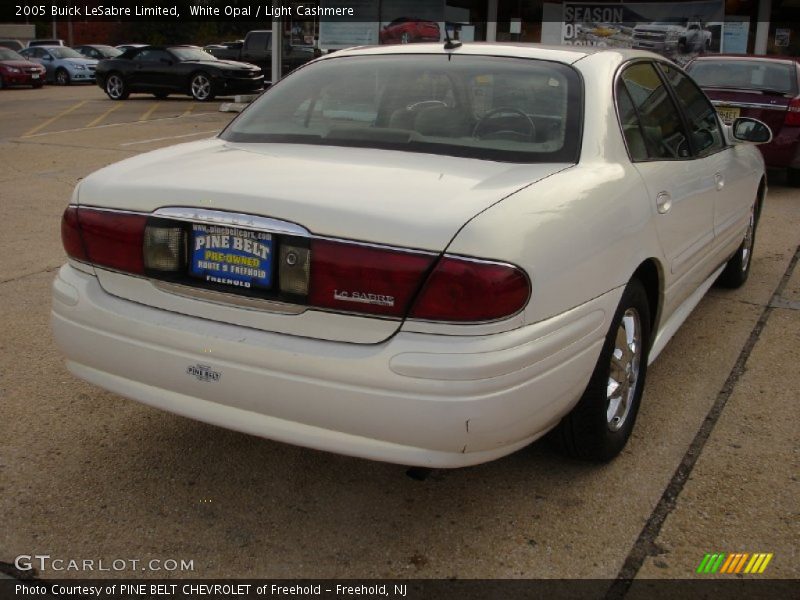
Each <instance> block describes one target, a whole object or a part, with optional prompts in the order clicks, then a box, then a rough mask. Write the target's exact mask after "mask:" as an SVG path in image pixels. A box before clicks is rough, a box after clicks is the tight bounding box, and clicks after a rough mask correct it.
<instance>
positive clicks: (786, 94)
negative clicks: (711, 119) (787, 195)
mask: <svg viewBox="0 0 800 600" xmlns="http://www.w3.org/2000/svg"><path fill="white" fill-rule="evenodd" d="M686 71H687V72H688V73H689V74H691V76H692V77H693V78H694V80H695V81H696V82H697V83H698V84H700V87H702V88H703V91H704V92H705V93H706V95H707V96H708V97H709V98H710V99H711V102H712V103H713V104H714V105H715V106H716V107H717V112H718V113H719V116H720V118H721V119H722V120H723V121H724V122H725V123H728V124H730V123H732V122H733V120H734V119H736V118H737V117H753V118H755V119H758V120H760V121H763V122H764V123H766V124H767V125H769V127H770V129H772V135H773V138H772V141H771V142H770V143H769V144H763V145H761V146H759V147H758V148H759V150H761V153H762V154H763V155H764V162H765V163H766V164H767V167H769V168H773V169H788V180H789V183H790V184H792V185H800V85H799V84H798V81H800V66H799V65H798V63H797V60H796V59H794V58H788V57H780V58H778V57H767V56H745V55H741V54H731V55H724V54H722V55H716V56H700V57H697V58H696V59H694V60H693V61H692V62H691V63H689V64H688V65H687V66H686Z"/></svg>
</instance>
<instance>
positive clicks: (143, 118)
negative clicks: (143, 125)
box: [139, 102, 161, 121]
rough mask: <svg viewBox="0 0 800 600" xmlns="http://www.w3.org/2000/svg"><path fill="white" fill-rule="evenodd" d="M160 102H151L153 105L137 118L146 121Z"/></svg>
mask: <svg viewBox="0 0 800 600" xmlns="http://www.w3.org/2000/svg"><path fill="white" fill-rule="evenodd" d="M160 104H161V103H160V102H156V103H155V104H153V106H151V107H150V108H149V109H148V110H147V112H145V113H144V114H143V115H142V116H141V117H139V120H140V121H147V119H149V118H150V115H152V114H153V113H154V112H156V109H157V108H158V107H159V105H160Z"/></svg>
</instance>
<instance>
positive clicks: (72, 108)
mask: <svg viewBox="0 0 800 600" xmlns="http://www.w3.org/2000/svg"><path fill="white" fill-rule="evenodd" d="M87 102H88V100H81V101H80V102H78V103H77V104H74V105H73V106H70V107H69V108H68V109H67V110H64V111H61V112H60V113H58V114H57V115H56V116H55V117H50V118H49V119H47V120H46V121H42V122H41V123H39V124H38V125H37V126H36V127H34V128H33V129H31V130H30V131H27V132H25V133H23V134H22V136H20V137H28V136H31V135H33V134H34V133H36V132H37V131H41V130H42V129H44V128H45V127H47V126H48V125H52V124H53V123H55V122H56V121H58V120H59V119H60V118H61V117H64V116H66V115H68V114H69V113H71V112H72V111H75V110H78V109H79V108H80V107H81V106H83V105H84V104H86V103H87Z"/></svg>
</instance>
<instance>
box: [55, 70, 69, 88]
mask: <svg viewBox="0 0 800 600" xmlns="http://www.w3.org/2000/svg"><path fill="white" fill-rule="evenodd" d="M56 84H57V85H69V73H67V70H66V69H58V70H57V71H56Z"/></svg>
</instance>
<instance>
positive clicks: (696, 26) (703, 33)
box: [633, 21, 711, 54]
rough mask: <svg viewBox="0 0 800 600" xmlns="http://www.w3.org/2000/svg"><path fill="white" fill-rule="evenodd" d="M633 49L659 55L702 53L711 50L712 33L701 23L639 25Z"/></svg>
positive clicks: (634, 35) (634, 36)
mask: <svg viewBox="0 0 800 600" xmlns="http://www.w3.org/2000/svg"><path fill="white" fill-rule="evenodd" d="M633 47H634V48H638V49H640V50H650V51H652V52H658V53H659V54H669V53H672V52H675V51H676V50H680V51H681V52H684V53H686V52H702V51H705V50H708V49H709V48H711V32H710V31H707V30H706V29H704V28H703V24H702V23H701V22H700V21H688V22H687V23H686V24H682V23H674V22H662V21H656V22H654V23H639V24H637V25H636V27H634V28H633Z"/></svg>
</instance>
